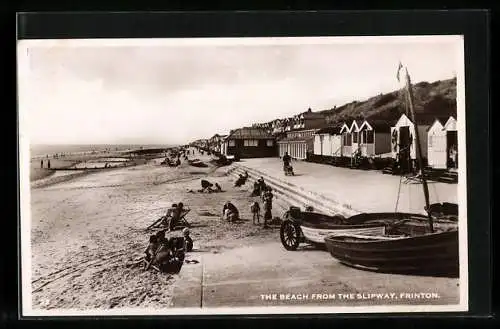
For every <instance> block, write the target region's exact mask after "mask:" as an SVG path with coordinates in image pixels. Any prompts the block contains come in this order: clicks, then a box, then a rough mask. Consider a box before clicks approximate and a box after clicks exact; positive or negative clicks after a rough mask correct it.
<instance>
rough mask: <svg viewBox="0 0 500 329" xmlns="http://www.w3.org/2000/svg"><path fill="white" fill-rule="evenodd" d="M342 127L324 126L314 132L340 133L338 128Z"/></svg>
mask: <svg viewBox="0 0 500 329" xmlns="http://www.w3.org/2000/svg"><path fill="white" fill-rule="evenodd" d="M341 129H342V126H330V127H324V128H321V129H320V130H318V131H317V132H316V134H330V135H333V134H340V130H341Z"/></svg>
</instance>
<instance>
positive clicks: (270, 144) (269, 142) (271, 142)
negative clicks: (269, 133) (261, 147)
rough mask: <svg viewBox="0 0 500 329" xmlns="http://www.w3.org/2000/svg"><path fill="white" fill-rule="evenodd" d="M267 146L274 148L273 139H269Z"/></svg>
mask: <svg viewBox="0 0 500 329" xmlns="http://www.w3.org/2000/svg"><path fill="white" fill-rule="evenodd" d="M266 145H267V146H268V147H271V146H273V140H272V139H268V140H267V141H266Z"/></svg>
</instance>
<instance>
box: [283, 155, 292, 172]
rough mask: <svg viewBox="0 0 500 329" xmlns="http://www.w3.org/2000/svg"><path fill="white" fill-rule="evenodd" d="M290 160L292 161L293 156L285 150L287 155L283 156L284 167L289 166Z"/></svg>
mask: <svg viewBox="0 0 500 329" xmlns="http://www.w3.org/2000/svg"><path fill="white" fill-rule="evenodd" d="M290 161H292V158H291V157H290V156H289V155H288V152H285V155H284V156H283V169H286V168H288V166H289V165H290Z"/></svg>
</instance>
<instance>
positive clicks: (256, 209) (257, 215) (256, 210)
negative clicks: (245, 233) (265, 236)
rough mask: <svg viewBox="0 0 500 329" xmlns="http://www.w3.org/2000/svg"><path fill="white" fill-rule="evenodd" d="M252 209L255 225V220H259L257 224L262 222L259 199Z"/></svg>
mask: <svg viewBox="0 0 500 329" xmlns="http://www.w3.org/2000/svg"><path fill="white" fill-rule="evenodd" d="M250 211H251V212H252V222H253V224H254V225H255V221H257V224H260V205H259V203H258V202H257V201H255V202H254V203H253V204H252V206H251V207H250Z"/></svg>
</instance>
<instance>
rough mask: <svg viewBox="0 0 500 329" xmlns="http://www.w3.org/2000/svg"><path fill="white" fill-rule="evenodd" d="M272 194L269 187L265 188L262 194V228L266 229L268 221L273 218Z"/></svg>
mask: <svg viewBox="0 0 500 329" xmlns="http://www.w3.org/2000/svg"><path fill="white" fill-rule="evenodd" d="M273 197H274V195H273V193H272V189H271V187H267V189H266V191H265V192H264V193H263V194H262V199H263V201H264V227H265V228H267V227H268V221H270V220H271V219H272V218H273V215H272V212H271V210H272V209H273Z"/></svg>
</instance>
